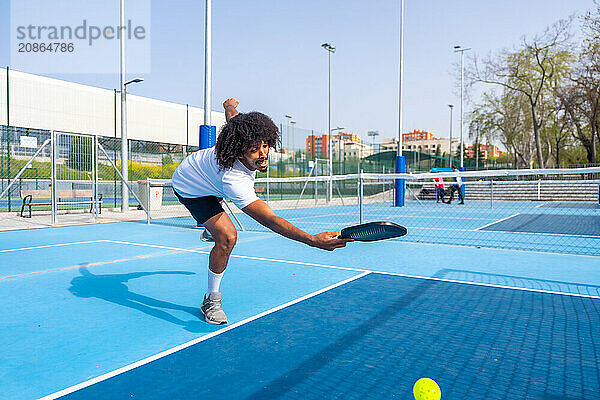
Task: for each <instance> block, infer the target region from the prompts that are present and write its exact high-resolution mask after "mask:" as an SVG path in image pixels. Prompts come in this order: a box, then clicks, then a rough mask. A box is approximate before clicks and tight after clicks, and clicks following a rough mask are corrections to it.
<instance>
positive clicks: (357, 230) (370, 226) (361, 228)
mask: <svg viewBox="0 0 600 400" xmlns="http://www.w3.org/2000/svg"><path fill="white" fill-rule="evenodd" d="M406 232H407V231H406V228H405V227H403V226H400V225H397V224H394V223H393V222H369V223H366V224H361V225H355V226H349V227H347V228H344V229H342V232H341V235H340V237H341V238H344V239H347V238H351V239H354V240H357V241H359V242H374V241H376V240H384V239H391V238H395V237H400V236H404V235H406Z"/></svg>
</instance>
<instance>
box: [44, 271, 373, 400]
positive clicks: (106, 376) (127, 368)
mask: <svg viewBox="0 0 600 400" xmlns="http://www.w3.org/2000/svg"><path fill="white" fill-rule="evenodd" d="M369 274H370V272H368V271H365V272H362V273H361V274H358V275H355V276H353V277H351V278H348V279H345V280H343V281H341V282H338V283H335V284H333V285H330V286H327V287H326V288H323V289H320V290H317V291H316V292H312V293H309V294H307V295H305V296H302V297H299V298H297V299H295V300H292V301H289V302H287V303H284V304H282V305H280V306H277V307H275V308H271V309H270V310H267V311H263V312H262V313H260V314H256V315H254V316H252V317H249V318H246V319H244V320H241V321H239V322H236V323H234V324H231V325H229V326H227V327H226V328H223V329H219V330H218V331H215V332H212V333H209V334H207V335H204V336H200V337H199V338H196V339H194V340H190V341H189V342H186V343H183V344H180V345H179V346H176V347H173V348H171V349H169V350H165V351H163V352H160V353H158V354H155V355H153V356H150V357H147V358H144V359H143V360H140V361H137V362H135V363H132V364H129V365H126V366H124V367H122V368H119V369H116V370H114V371H111V372H108V373H106V374H104V375H100V376H98V377H96V378H93V379H90V380H87V381H85V382H82V383H79V384H77V385H74V386H71V387H68V388H66V389H63V390H61V391H58V392H55V393H52V394H49V395H47V396H44V397H42V398H40V399H39V400H52V399H56V398H58V397H61V396H65V395H67V394H69V393H73V392H75V391H77V390H80V389H83V388H85V387H87V386H91V385H93V384H95V383H98V382H102V381H104V380H107V379H109V378H112V377H113V376H116V375H119V374H122V373H124V372H127V371H130V370H132V369H135V368H137V367H140V366H142V365H145V364H148V363H151V362H152V361H155V360H158V359H159V358H163V357H166V356H168V355H170V354H173V353H176V352H178V351H180V350H183V349H186V348H188V347H191V346H193V345H195V344H197V343H200V342H203V341H205V340H207V339H210V338H212V337H215V336H217V335H221V334H223V333H225V332H228V331H230V330H232V329H235V328H237V327H239V326H242V325H245V324H247V323H249V322H252V321H254V320H256V319H258V318H261V317H264V316H265V315H269V314H272V313H274V312H276V311H279V310H282V309H284V308H286V307H289V306H291V305H294V304H296V303H299V302H301V301H304V300H306V299H309V298H311V297H314V296H316V295H318V294H321V293H324V292H326V291H328V290H332V289H335V288H336V287H338V286H342V285H345V284H346V283H349V282H352V281H354V280H356V279H359V278H362V277H363V276H366V275H369Z"/></svg>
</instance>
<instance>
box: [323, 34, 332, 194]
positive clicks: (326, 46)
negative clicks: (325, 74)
mask: <svg viewBox="0 0 600 400" xmlns="http://www.w3.org/2000/svg"><path fill="white" fill-rule="evenodd" d="M321 47H323V48H324V49H325V50H327V55H328V61H329V80H328V81H329V83H328V85H329V89H328V112H327V136H329V138H328V143H327V152H328V153H329V154H328V156H329V157H328V164H329V183H328V185H327V202H328V203H329V202H330V201H331V197H332V194H333V158H332V154H331V146H332V143H333V141H332V140H331V54H332V53H335V46H333V45H331V44H330V43H323V44H322V45H321Z"/></svg>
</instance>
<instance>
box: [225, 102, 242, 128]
mask: <svg viewBox="0 0 600 400" xmlns="http://www.w3.org/2000/svg"><path fill="white" fill-rule="evenodd" d="M238 104H240V102H239V101H237V100H236V99H233V98H232V99H227V100H225V101H224V102H223V108H224V109H225V121H226V122H229V120H230V119H231V118H233V117H235V116H236V115H238V114H239V113H238V110H237V109H236V108H237V106H238Z"/></svg>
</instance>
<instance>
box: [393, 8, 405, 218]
mask: <svg viewBox="0 0 600 400" xmlns="http://www.w3.org/2000/svg"><path fill="white" fill-rule="evenodd" d="M399 69H400V73H399V78H398V149H397V153H396V163H395V172H396V173H404V172H406V162H405V159H404V156H403V155H402V94H403V85H402V83H403V82H402V80H403V75H404V0H401V1H400V66H399ZM394 187H395V189H396V190H395V191H394V193H395V194H394V206H396V207H403V206H404V192H405V180H404V179H395V180H394Z"/></svg>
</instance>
